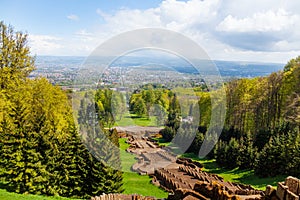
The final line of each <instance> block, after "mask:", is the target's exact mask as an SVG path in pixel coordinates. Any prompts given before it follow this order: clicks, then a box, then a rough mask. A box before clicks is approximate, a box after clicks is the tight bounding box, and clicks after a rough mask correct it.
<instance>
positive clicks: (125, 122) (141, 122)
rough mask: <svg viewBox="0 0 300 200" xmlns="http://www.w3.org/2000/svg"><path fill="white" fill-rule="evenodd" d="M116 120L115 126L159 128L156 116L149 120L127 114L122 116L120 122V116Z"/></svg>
mask: <svg viewBox="0 0 300 200" xmlns="http://www.w3.org/2000/svg"><path fill="white" fill-rule="evenodd" d="M116 118H117V120H116V123H115V124H114V126H157V121H156V117H155V116H150V118H149V119H147V118H146V117H138V116H137V115H136V114H129V113H126V114H124V116H122V118H121V120H118V118H119V117H118V116H117V117H116Z"/></svg>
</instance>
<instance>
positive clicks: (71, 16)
mask: <svg viewBox="0 0 300 200" xmlns="http://www.w3.org/2000/svg"><path fill="white" fill-rule="evenodd" d="M67 18H68V19H69V20H72V21H77V20H79V17H78V16H77V15H74V14H71V15H68V16H67Z"/></svg>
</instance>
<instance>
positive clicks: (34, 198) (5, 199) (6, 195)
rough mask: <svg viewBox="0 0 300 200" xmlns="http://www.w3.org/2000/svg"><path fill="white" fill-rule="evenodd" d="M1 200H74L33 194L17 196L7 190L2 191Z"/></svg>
mask: <svg viewBox="0 0 300 200" xmlns="http://www.w3.org/2000/svg"><path fill="white" fill-rule="evenodd" d="M0 200H74V199H70V198H63V197H45V196H39V195H31V194H16V193H13V192H7V191H6V190H5V189H0Z"/></svg>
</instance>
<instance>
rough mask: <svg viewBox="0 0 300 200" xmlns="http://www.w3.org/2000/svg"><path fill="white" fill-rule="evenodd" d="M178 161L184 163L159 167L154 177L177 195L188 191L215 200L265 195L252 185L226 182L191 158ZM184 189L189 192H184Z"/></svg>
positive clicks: (248, 198)
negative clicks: (170, 167) (172, 167)
mask: <svg viewBox="0 0 300 200" xmlns="http://www.w3.org/2000/svg"><path fill="white" fill-rule="evenodd" d="M177 163H178V164H179V163H182V164H180V165H179V167H178V168H176V169H165V168H163V169H157V170H156V171H155V174H154V176H155V177H154V178H153V182H154V183H155V184H156V185H160V186H161V187H162V188H164V189H166V190H167V191H169V192H170V193H172V194H174V195H175V194H176V195H175V196H178V195H179V194H181V195H183V196H186V195H185V194H186V193H188V194H189V196H192V197H195V196H199V194H200V195H202V197H203V198H202V197H201V198H200V199H205V198H207V199H215V200H233V199H241V200H255V199H261V198H262V197H263V196H264V193H263V191H260V190H255V189H254V188H252V187H251V186H250V185H243V184H238V183H231V182H226V181H224V179H223V178H222V177H219V176H218V175H215V174H210V173H206V172H203V171H202V170H201V169H202V166H201V164H200V165H199V164H197V163H196V162H193V161H191V160H189V159H178V160H177ZM178 190H180V191H181V192H179V191H178ZM183 190H184V191H189V192H182V191H183ZM176 191H177V192H176ZM183 196H182V197H181V198H183ZM192 197H191V198H192ZM170 198H171V196H170ZM174 198H175V197H174ZM198 198H199V197H198Z"/></svg>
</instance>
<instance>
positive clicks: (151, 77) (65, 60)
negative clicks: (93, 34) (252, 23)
mask: <svg viewBox="0 0 300 200" xmlns="http://www.w3.org/2000/svg"><path fill="white" fill-rule="evenodd" d="M85 59H86V57H73V56H72V57H71V56H70V57H66V56H38V57H37V58H36V70H35V71H34V72H32V73H31V75H30V77H32V78H34V77H45V78H47V79H48V80H49V81H50V82H51V83H52V84H54V85H60V86H62V88H64V89H75V88H77V89H78V86H74V80H75V79H76V76H77V74H78V73H79V71H80V69H82V68H84V62H85ZM213 63H214V64H215V66H216V67H217V69H218V70H219V73H220V75H221V77H222V79H223V80H224V81H227V80H231V79H236V78H252V77H257V76H267V75H269V74H271V73H272V72H276V71H279V70H282V69H283V67H284V65H285V64H278V63H259V62H257V63H254V62H242V61H213ZM199 74H200V76H199ZM211 79H212V80H213V79H214V78H213V77H212V78H211ZM136 83H139V84H147V83H159V84H162V85H165V86H170V85H173V86H174V84H175V83H176V84H177V86H178V85H184V84H186V83H188V84H191V85H201V84H203V83H204V81H203V79H201V72H200V73H199V72H198V71H197V70H196V69H195V68H194V67H192V66H191V65H190V64H189V63H187V62H186V61H184V60H182V59H170V58H166V59H163V58H154V59H152V58H150V57H130V56H128V57H123V58H122V59H119V60H117V61H115V62H113V63H112V64H111V65H110V66H109V67H108V68H107V69H106V70H105V72H103V73H102V74H101V76H100V77H99V81H98V82H97V83H96V84H98V85H100V86H101V85H118V86H119V87H120V86H122V85H133V84H136Z"/></svg>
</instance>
